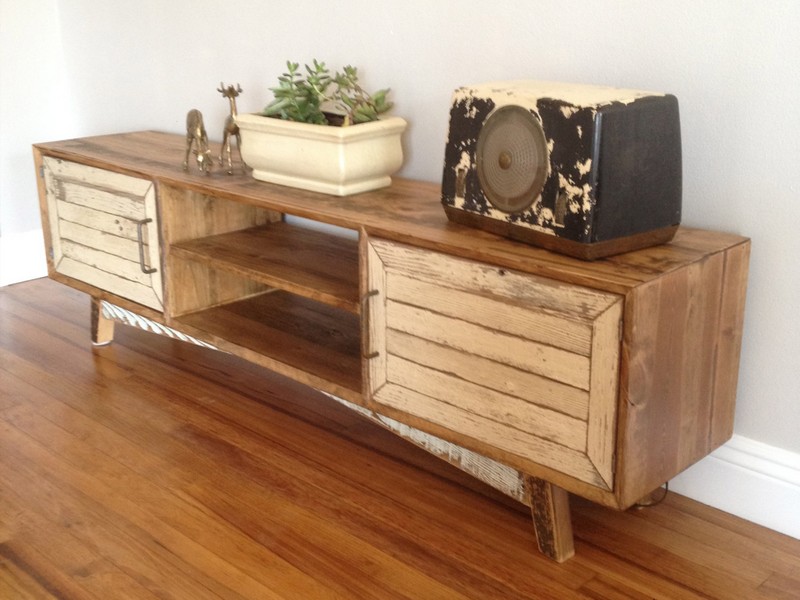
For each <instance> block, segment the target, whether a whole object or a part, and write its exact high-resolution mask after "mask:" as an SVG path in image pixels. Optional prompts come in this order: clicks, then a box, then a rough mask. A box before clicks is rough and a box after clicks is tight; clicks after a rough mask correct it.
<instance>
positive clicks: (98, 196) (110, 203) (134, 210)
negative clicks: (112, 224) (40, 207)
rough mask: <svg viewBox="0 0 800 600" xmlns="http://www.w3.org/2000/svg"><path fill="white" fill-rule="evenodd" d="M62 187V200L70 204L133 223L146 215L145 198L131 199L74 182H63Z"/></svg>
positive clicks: (127, 196) (125, 195) (117, 193)
mask: <svg viewBox="0 0 800 600" xmlns="http://www.w3.org/2000/svg"><path fill="white" fill-rule="evenodd" d="M61 187H62V192H61V199H62V200H64V201H65V202H69V203H70V204H77V205H78V206H85V207H86V208H91V209H94V210H99V211H102V212H107V213H110V214H112V215H115V216H118V217H124V218H126V219H128V220H131V221H138V220H139V219H141V218H142V215H143V214H144V196H135V197H131V196H129V195H127V194H122V193H119V192H116V191H108V190H105V189H102V188H97V187H91V186H87V185H86V184H85V183H78V182H73V181H62V182H61Z"/></svg>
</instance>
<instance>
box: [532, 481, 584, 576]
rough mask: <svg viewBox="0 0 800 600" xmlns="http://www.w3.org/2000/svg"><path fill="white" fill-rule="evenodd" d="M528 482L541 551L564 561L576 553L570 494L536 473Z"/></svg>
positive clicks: (534, 524)
mask: <svg viewBox="0 0 800 600" xmlns="http://www.w3.org/2000/svg"><path fill="white" fill-rule="evenodd" d="M526 485H527V486H528V489H529V491H530V497H531V516H532V517H533V527H534V529H535V530H536V542H537V543H538V545H539V551H540V552H541V553H542V554H544V555H545V556H547V557H548V558H551V559H553V560H554V561H556V562H564V561H565V560H567V559H568V558H570V557H572V556H573V555H574V554H575V547H574V545H573V541H572V519H571V517H570V514H569V494H568V493H567V492H566V491H564V490H563V489H561V488H560V487H557V486H555V485H553V484H551V483H548V482H546V481H544V480H543V479H539V478H537V477H528V478H527V480H526Z"/></svg>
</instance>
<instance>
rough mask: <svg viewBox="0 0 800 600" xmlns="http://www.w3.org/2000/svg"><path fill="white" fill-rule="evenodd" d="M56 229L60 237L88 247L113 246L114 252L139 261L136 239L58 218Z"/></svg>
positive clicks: (130, 259) (121, 256)
mask: <svg viewBox="0 0 800 600" xmlns="http://www.w3.org/2000/svg"><path fill="white" fill-rule="evenodd" d="M58 230H59V233H60V234H61V239H62V240H64V241H67V240H71V241H73V242H76V243H78V244H82V245H84V246H89V247H90V248H110V247H113V248H115V250H114V254H116V255H117V256H119V257H120V258H124V259H126V260H129V261H132V262H136V263H137V264H138V262H139V244H138V243H137V242H136V240H130V239H127V238H121V237H119V236H115V235H112V234H110V233H107V232H105V231H99V230H97V229H92V228H91V227H84V226H83V225H80V224H78V223H73V222H71V221H64V220H60V221H59V223H58Z"/></svg>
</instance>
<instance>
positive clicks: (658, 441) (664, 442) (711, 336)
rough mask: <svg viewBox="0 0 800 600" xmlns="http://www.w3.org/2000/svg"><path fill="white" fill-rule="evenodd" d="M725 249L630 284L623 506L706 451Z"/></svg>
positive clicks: (624, 389) (623, 396)
mask: <svg viewBox="0 0 800 600" xmlns="http://www.w3.org/2000/svg"><path fill="white" fill-rule="evenodd" d="M724 263H725V253H717V254H713V255H710V256H708V257H706V258H705V259H703V260H700V261H698V262H696V263H693V264H691V265H689V266H687V267H686V268H683V269H678V270H676V271H674V272H672V273H669V274H666V275H664V276H663V277H661V278H659V279H657V280H654V281H652V282H649V283H648V284H646V285H643V286H640V287H639V288H637V289H636V290H635V291H634V292H633V293H632V294H631V296H630V297H629V298H628V301H627V302H626V314H625V322H626V327H625V334H624V338H623V339H624V341H623V362H622V381H623V387H622V389H621V395H620V411H621V413H620V416H621V420H620V431H619V434H618V436H619V442H618V444H617V452H618V456H619V461H618V468H619V471H618V484H619V485H618V488H617V494H618V499H619V501H620V506H623V507H627V506H630V505H631V504H633V503H634V502H636V501H637V500H639V499H640V498H641V497H643V496H644V495H646V494H647V493H649V492H651V491H652V490H654V489H655V488H657V487H658V486H659V485H662V484H663V483H664V482H665V481H668V480H669V479H671V478H672V477H674V476H675V475H677V474H678V473H680V472H681V471H682V470H684V469H685V468H687V467H688V466H690V465H691V464H692V463H694V462H696V461H697V460H699V459H701V458H702V457H703V456H705V455H706V454H708V452H710V451H711V450H713V446H712V443H711V432H712V429H713V424H714V419H715V417H714V410H713V404H714V381H715V377H716V376H717V375H716V370H717V368H718V366H719V365H718V362H717V344H718V341H719V338H720V308H721V299H722V287H723V268H724Z"/></svg>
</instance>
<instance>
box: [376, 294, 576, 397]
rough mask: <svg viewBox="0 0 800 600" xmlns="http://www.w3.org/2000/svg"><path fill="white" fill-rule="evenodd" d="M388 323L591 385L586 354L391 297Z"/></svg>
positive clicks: (569, 381)
mask: <svg viewBox="0 0 800 600" xmlns="http://www.w3.org/2000/svg"><path fill="white" fill-rule="evenodd" d="M386 324H387V327H390V328H392V329H397V330H398V331H404V332H405V333H409V334H412V335H415V336H417V337H421V338H423V339H427V340H430V341H432V342H436V343H438V344H443V345H445V346H449V347H451V348H455V349H457V350H461V351H463V352H466V353H469V354H475V355H478V356H483V357H484V358H488V359H491V360H494V361H497V362H501V363H505V364H509V365H512V366H514V367H517V368H519V369H524V370H526V371H530V372H531V373H536V374H537V375H542V376H544V377H549V378H551V379H554V380H556V381H560V382H562V383H566V384H567V385H571V386H573V387H577V388H580V389H583V390H588V389H589V358H587V357H585V356H581V355H578V354H573V353H571V352H566V351H565V350H561V349H560V348H553V347H552V346H546V345H544V344H537V343H535V342H530V341H528V340H525V339H522V338H519V337H517V336H513V335H508V334H506V333H503V332H499V331H495V330H493V329H490V328H487V327H483V326H481V325H475V324H472V323H467V322H465V321H462V320H460V319H454V318H451V317H446V316H444V315H440V314H437V313H434V312H431V311H428V310H424V309H421V308H417V307H415V306H409V305H407V304H401V303H399V302H394V301H393V300H392V299H391V298H390V299H389V301H388V302H387V303H386Z"/></svg>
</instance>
